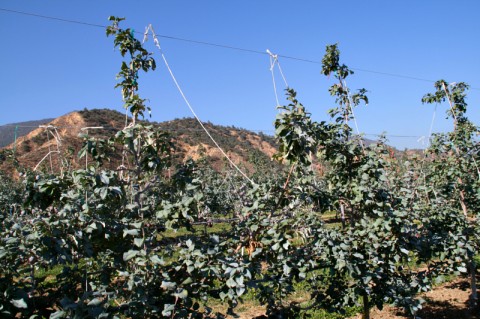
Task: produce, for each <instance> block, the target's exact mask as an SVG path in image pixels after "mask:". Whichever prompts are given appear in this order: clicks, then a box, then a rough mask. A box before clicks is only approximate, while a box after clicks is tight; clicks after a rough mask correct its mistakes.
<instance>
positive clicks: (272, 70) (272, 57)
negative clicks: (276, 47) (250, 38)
mask: <svg viewBox="0 0 480 319" xmlns="http://www.w3.org/2000/svg"><path fill="white" fill-rule="evenodd" d="M267 53H268V55H269V56H270V73H272V82H273V92H274V93H275V101H277V107H279V106H280V102H279V100H278V92H277V81H276V80H275V65H276V66H278V71H280V75H281V76H282V79H283V82H284V83H285V87H286V88H288V87H289V86H288V83H287V79H286V78H285V75H284V74H283V71H282V67H281V66H280V62H279V61H278V54H273V53H272V52H271V51H270V50H269V49H267Z"/></svg>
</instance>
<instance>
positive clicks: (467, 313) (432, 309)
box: [350, 278, 480, 319]
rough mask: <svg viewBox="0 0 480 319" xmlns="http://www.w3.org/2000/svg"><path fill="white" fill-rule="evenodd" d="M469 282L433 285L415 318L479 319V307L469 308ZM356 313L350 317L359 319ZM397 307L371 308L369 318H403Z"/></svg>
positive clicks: (463, 280) (459, 281) (456, 281)
mask: <svg viewBox="0 0 480 319" xmlns="http://www.w3.org/2000/svg"><path fill="white" fill-rule="evenodd" d="M469 295H470V283H469V281H468V279H467V278H458V279H455V280H453V281H451V282H448V283H445V284H443V285H440V286H438V287H435V288H434V289H433V290H432V291H429V292H427V293H425V294H424V295H423V299H425V300H426V303H424V304H423V309H422V310H421V311H419V313H418V314H417V319H419V318H421V319H450V318H453V319H480V308H478V307H477V309H475V310H472V309H469V303H468V298H469ZM360 318H361V315H357V316H355V317H353V318H350V319H360ZM405 318H411V317H408V316H405V314H404V313H402V312H401V311H400V310H399V309H396V308H393V307H385V308H384V309H383V310H382V311H380V310H378V309H373V310H372V313H371V319H405Z"/></svg>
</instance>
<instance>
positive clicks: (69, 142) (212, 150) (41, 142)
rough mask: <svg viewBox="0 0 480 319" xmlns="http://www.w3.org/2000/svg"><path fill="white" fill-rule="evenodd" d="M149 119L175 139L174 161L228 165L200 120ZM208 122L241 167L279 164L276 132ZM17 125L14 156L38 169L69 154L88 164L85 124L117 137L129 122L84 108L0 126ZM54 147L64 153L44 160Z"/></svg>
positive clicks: (76, 163)
mask: <svg viewBox="0 0 480 319" xmlns="http://www.w3.org/2000/svg"><path fill="white" fill-rule="evenodd" d="M146 123H148V124H151V125H154V126H157V127H158V128H159V129H161V130H164V131H167V132H168V133H169V134H170V136H171V137H172V141H173V142H174V144H175V153H174V161H175V163H181V162H184V161H185V160H186V159H188V158H192V159H194V160H198V159H204V160H205V161H206V162H207V163H208V164H209V165H210V166H211V167H212V168H214V169H216V170H222V169H226V168H228V167H229V164H228V163H227V162H226V161H225V158H224V156H223V155H222V153H221V151H220V150H218V148H217V147H216V146H215V145H214V143H213V142H212V141H211V140H210V139H209V138H208V136H207V135H206V133H205V132H204V131H203V129H202V127H201V126H200V124H199V123H198V122H197V121H196V120H195V119H193V118H183V119H175V120H172V121H168V122H162V123H156V122H146ZM203 124H204V126H205V127H206V128H207V129H208V131H209V132H210V134H211V135H212V136H213V137H214V138H215V140H216V141H217V142H218V144H219V145H220V146H221V147H222V149H223V150H224V151H225V152H226V153H227V154H228V156H229V157H230V158H231V159H232V160H233V162H234V163H235V164H236V165H240V166H242V167H243V168H244V170H246V171H247V172H249V173H250V174H252V173H254V172H255V167H259V164H260V165H261V166H262V169H268V168H270V169H273V167H278V165H279V164H278V163H276V162H274V161H272V160H271V157H272V155H273V154H274V153H275V152H276V149H277V147H276V143H275V139H274V138H273V137H272V136H268V135H264V134H261V133H260V134H257V133H254V132H251V131H248V130H246V129H241V128H237V127H234V126H221V125H215V124H212V123H210V122H206V123H203ZM16 125H18V126H19V130H18V132H17V142H16V145H15V155H16V158H17V159H18V161H19V163H20V165H21V166H23V167H25V168H29V169H33V168H34V167H35V166H37V165H38V164H39V163H41V164H40V165H39V166H38V168H39V169H42V170H46V171H53V172H56V170H59V168H60V166H61V165H60V161H61V160H64V159H66V156H67V157H68V161H69V163H70V165H72V166H73V167H83V165H85V164H84V163H85V162H84V161H83V160H80V159H79V158H78V156H77V154H78V151H79V150H80V148H81V146H82V143H83V141H82V139H81V138H80V137H79V133H81V132H82V128H86V127H100V126H101V127H103V128H104V129H90V130H89V132H88V133H89V135H90V136H92V137H102V138H108V137H112V136H114V135H115V133H116V132H117V131H118V130H121V129H122V128H123V127H124V126H125V115H124V114H121V113H119V112H117V111H114V110H109V109H93V110H87V109H85V110H82V111H74V112H71V113H68V114H66V115H63V116H60V117H58V118H56V119H44V120H40V121H29V122H22V123H14V124H8V125H4V126H2V127H0V128H2V129H4V130H5V133H7V132H8V131H10V132H11V133H12V134H13V133H14V129H15V126H16ZM39 125H52V126H54V127H56V128H57V130H56V133H57V132H58V135H59V136H60V138H61V145H60V147H58V145H57V143H56V141H55V138H54V137H53V135H52V134H47V131H46V129H45V128H41V127H39ZM20 126H29V127H28V130H22V131H21V133H20ZM2 136H3V134H2ZM10 136H11V137H10V138H8V137H4V142H3V144H2V147H6V148H13V146H14V145H13V141H14V136H13V135H10ZM52 150H54V151H57V150H59V152H58V151H57V152H55V153H52V156H51V158H50V156H49V157H48V158H47V159H45V155H46V154H49V152H51V151H52ZM120 158H121V155H120V154H116V155H114V156H113V158H112V161H111V162H110V163H109V165H110V166H112V167H111V168H116V167H117V166H118V165H119V163H118V161H119V159H120ZM42 159H43V162H42ZM5 165H7V164H6V163H3V164H2V165H1V166H0V169H2V170H4V171H6V172H7V171H12V173H13V168H12V167H6V166H5ZM267 167H268V168H267ZM13 174H14V173H13Z"/></svg>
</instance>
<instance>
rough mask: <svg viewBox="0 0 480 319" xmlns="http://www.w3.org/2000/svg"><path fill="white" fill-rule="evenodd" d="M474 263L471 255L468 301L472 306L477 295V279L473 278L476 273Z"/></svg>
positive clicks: (475, 303) (474, 304)
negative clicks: (470, 291) (470, 290)
mask: <svg viewBox="0 0 480 319" xmlns="http://www.w3.org/2000/svg"><path fill="white" fill-rule="evenodd" d="M476 268H477V267H476V265H475V260H474V259H473V257H472V258H471V259H470V276H471V278H470V280H471V281H470V287H471V288H472V293H471V295H470V303H471V306H472V308H474V307H476V306H477V302H478V295H477V279H476V278H475V275H476Z"/></svg>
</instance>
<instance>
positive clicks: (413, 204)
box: [0, 17, 480, 318]
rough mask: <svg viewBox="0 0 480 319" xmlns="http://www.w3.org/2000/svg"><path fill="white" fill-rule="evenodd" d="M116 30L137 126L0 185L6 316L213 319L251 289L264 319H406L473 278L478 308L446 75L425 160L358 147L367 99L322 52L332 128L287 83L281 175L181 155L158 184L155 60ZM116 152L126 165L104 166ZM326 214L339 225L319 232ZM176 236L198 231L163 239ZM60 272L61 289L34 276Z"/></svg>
mask: <svg viewBox="0 0 480 319" xmlns="http://www.w3.org/2000/svg"><path fill="white" fill-rule="evenodd" d="M121 20H122V19H119V18H115V17H111V21H112V25H111V26H109V27H108V28H107V35H109V36H113V37H114V44H115V47H117V48H118V49H119V51H120V53H121V54H122V56H124V57H126V61H125V62H123V63H122V66H121V71H120V73H119V74H118V77H119V79H120V81H119V83H118V84H117V86H119V87H120V88H121V89H122V96H123V100H124V103H125V107H126V109H127V110H129V111H130V113H131V115H132V118H131V123H130V124H129V125H128V126H126V127H125V128H124V129H123V130H120V131H118V132H117V133H116V135H115V136H113V137H111V138H109V139H105V140H102V139H91V138H89V137H88V136H84V139H85V143H84V147H83V149H82V150H81V151H80V154H79V155H80V156H89V158H91V159H92V161H90V163H91V165H90V166H87V167H86V168H85V169H78V170H73V169H69V170H64V173H63V174H61V175H49V174H42V173H33V172H28V171H26V172H24V173H23V176H24V181H23V184H22V186H21V187H19V188H18V189H16V188H15V187H14V185H12V186H3V185H6V184H3V183H2V186H0V187H2V188H0V193H1V194H0V210H1V215H0V216H1V227H0V232H1V236H0V237H1V241H0V264H1V266H2V274H1V275H0V291H1V292H2V293H1V294H0V312H1V313H2V314H3V315H5V316H12V317H13V316H21V317H25V318H29V317H30V318H35V317H48V316H50V318H67V317H68V318H70V317H75V318H90V317H94V318H125V317H135V318H137V317H142V318H149V317H150V318H156V317H162V316H163V317H169V318H188V317H190V318H207V317H209V318H212V317H217V318H221V317H224V315H223V314H220V313H217V312H216V311H214V310H213V309H212V308H211V307H210V305H211V301H212V300H217V299H218V300H222V301H223V302H225V303H228V305H229V312H233V311H234V309H235V307H236V306H237V304H238V303H239V302H241V301H242V297H243V296H244V295H245V293H246V292H248V291H254V292H255V293H254V295H255V298H257V299H258V301H259V302H260V303H261V304H262V305H265V306H266V311H267V315H268V316H272V317H273V316H277V317H280V318H298V317H302V316H307V315H308V312H309V311H311V310H312V309H320V308H321V309H326V310H328V311H332V312H342V311H344V309H345V308H346V307H348V306H355V305H359V304H361V305H363V314H364V318H368V317H369V309H370V308H371V307H372V306H374V305H375V306H377V307H379V308H381V307H382V306H383V305H384V304H390V303H393V304H396V305H398V306H402V307H404V308H405V309H406V310H407V311H408V312H410V313H412V314H414V313H416V312H417V311H418V309H419V308H421V300H418V299H416V297H415V296H416V295H417V294H418V293H419V292H422V291H426V290H428V289H430V288H431V286H432V284H433V283H434V282H435V281H438V280H439V279H441V277H442V276H443V275H445V274H451V273H457V274H458V273H468V272H470V274H471V276H472V277H471V278H472V301H475V300H476V293H475V286H476V285H475V269H476V266H475V263H474V257H475V255H476V254H477V251H478V245H479V223H478V211H479V210H478V209H479V207H478V205H479V203H480V197H479V196H480V192H479V191H478V190H479V187H478V186H479V185H478V183H479V180H480V172H479V169H478V166H477V162H478V159H479V149H478V141H477V140H476V137H477V135H478V132H479V130H478V127H476V126H475V125H474V124H472V123H471V122H469V121H468V119H467V118H466V116H465V112H466V103H465V92H466V89H467V88H468V86H467V85H465V84H463V83H458V84H453V85H450V84H448V83H446V82H445V81H439V82H437V83H436V84H435V88H436V91H435V92H434V93H432V94H427V95H425V97H424V99H423V101H424V102H425V103H441V102H449V103H450V104H449V108H448V116H450V117H452V118H453V120H454V124H455V127H454V130H453V131H452V132H450V133H447V134H438V135H436V136H435V137H434V139H433V141H432V144H431V146H430V148H429V149H428V150H427V151H426V152H425V155H424V156H421V157H420V156H419V157H413V158H411V159H410V160H408V161H399V160H397V159H396V158H395V157H394V156H392V154H391V152H390V149H389V147H388V146H387V145H386V144H385V141H384V140H380V141H379V142H377V143H375V144H372V145H369V146H367V145H364V143H363V142H362V139H361V137H359V136H357V135H354V134H353V132H352V128H351V127H350V126H349V122H350V121H351V120H352V118H353V108H354V107H356V106H358V105H359V104H361V103H362V102H367V101H368V99H367V96H366V90H364V89H361V90H358V91H357V92H355V93H352V92H351V91H350V90H349V88H348V87H347V86H346V82H345V79H346V78H347V77H348V76H350V75H351V74H352V73H353V72H352V71H351V70H349V69H348V67H347V66H345V65H344V64H340V61H339V50H338V48H337V46H336V45H331V46H328V47H327V51H326V54H325V56H324V59H323V61H322V62H323V67H322V73H323V74H324V75H332V74H333V76H334V77H335V79H336V80H337V81H336V83H335V84H334V85H333V86H332V87H331V88H330V94H331V95H332V96H334V97H335V100H336V105H337V106H336V107H335V108H333V109H332V110H330V111H329V115H330V117H331V119H330V121H324V122H315V121H313V120H312V119H311V117H310V114H309V113H308V112H307V110H306V108H305V107H304V106H303V105H302V104H301V103H300V102H299V101H298V99H297V96H296V92H295V91H294V90H292V89H288V90H287V97H288V101H289V104H288V105H286V106H283V107H281V112H280V113H279V114H278V115H277V118H276V120H275V128H276V138H277V140H278V143H279V150H278V153H277V154H276V156H275V157H276V159H277V160H279V161H280V162H282V163H283V164H285V165H284V167H285V172H282V173H281V174H279V175H277V176H273V175H272V176H266V175H263V176H262V175H260V174H258V175H257V176H256V177H257V179H256V181H257V182H258V184H255V185H250V184H245V183H244V182H243V181H242V180H241V179H240V177H238V176H236V175H235V174H232V173H225V174H221V173H218V172H215V171H213V170H211V169H209V168H208V166H207V165H204V163H203V164H202V163H195V162H193V161H187V162H186V163H184V164H183V165H180V166H178V167H176V169H175V173H174V174H172V176H171V177H167V174H165V172H166V170H167V169H169V168H170V167H171V165H172V164H171V157H172V151H173V145H172V143H171V140H170V138H169V136H168V133H166V132H162V131H159V130H158V129H156V128H155V127H153V126H150V125H148V124H145V123H142V122H139V121H138V118H139V116H143V114H144V113H145V112H146V111H147V110H149V108H148V106H146V104H145V100H144V99H142V98H140V96H139V95H138V77H139V72H141V71H145V72H147V71H149V70H153V69H155V61H154V59H153V57H152V56H151V54H150V53H149V52H148V51H146V50H145V49H144V48H143V47H142V45H141V43H140V42H139V41H138V40H137V39H136V38H135V37H134V34H133V32H132V30H130V29H121V28H119V23H120V21H121ZM119 148H120V149H122V150H123V161H122V162H123V164H122V165H120V166H119V167H118V168H117V169H113V170H112V169H106V168H105V167H104V166H103V163H105V162H106V161H108V160H109V155H108V154H110V153H111V152H113V150H115V149H119ZM2 160H11V159H9V158H8V156H6V153H4V154H3V157H2ZM319 162H320V163H322V165H323V166H324V167H325V170H324V171H325V173H324V175H322V176H319V174H317V172H316V171H315V169H314V168H313V167H314V165H313V164H314V163H319ZM2 180H6V179H5V177H2ZM331 210H334V211H336V212H337V213H338V215H339V216H340V217H341V218H340V220H341V224H339V225H338V226H336V225H334V226H333V227H332V226H329V225H326V224H325V222H324V218H323V217H322V214H323V213H324V212H327V211H331ZM222 212H232V213H233V218H229V219H228V223H229V224H230V225H231V229H230V230H229V231H227V232H220V233H218V234H213V235H209V234H207V233H206V232H199V231H196V228H195V227H194V226H195V224H196V223H207V224H211V223H214V222H218V221H220V222H221V221H222V219H223V218H225V216H222V215H221V214H220V213H222ZM219 219H220V220H219ZM181 228H186V229H187V230H189V231H191V232H192V233H193V234H194V235H193V236H187V237H184V236H179V237H177V238H176V239H175V240H170V239H169V237H168V236H167V234H168V233H169V232H171V231H172V230H174V231H176V230H179V229H181ZM53 269H60V271H59V273H58V274H56V275H55V276H54V280H52V279H51V278H49V276H42V275H41V274H39V273H38V272H39V271H41V272H45V271H47V272H48V271H49V270H53ZM299 283H302V284H303V285H304V287H307V289H308V291H309V294H310V300H308V301H307V302H305V303H301V304H299V303H295V302H293V301H291V298H290V295H291V294H292V292H293V291H294V290H295V287H296V286H297V285H298V284H299Z"/></svg>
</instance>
